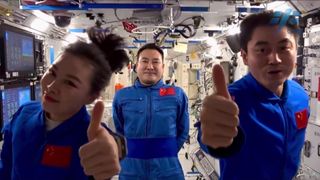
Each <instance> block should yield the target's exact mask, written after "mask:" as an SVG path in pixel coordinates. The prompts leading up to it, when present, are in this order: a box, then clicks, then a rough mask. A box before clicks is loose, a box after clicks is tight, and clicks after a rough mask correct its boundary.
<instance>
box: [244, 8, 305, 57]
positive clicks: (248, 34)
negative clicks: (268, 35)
mask: <svg viewBox="0 0 320 180" xmlns="http://www.w3.org/2000/svg"><path fill="white" fill-rule="evenodd" d="M274 14H275V12H274V11H263V12H261V13H257V14H251V15H249V16H247V17H246V18H245V19H244V20H243V21H242V22H241V24H240V47H241V49H243V50H245V51H246V52H248V42H249V41H250V40H251V38H252V34H253V32H254V30H255V29H256V28H257V27H260V26H275V25H278V23H277V24H275V23H272V19H273V18H274V17H275V16H274ZM277 14H278V15H280V17H283V16H284V15H286V14H285V13H283V12H277ZM287 16H288V17H289V18H295V16H293V15H287ZM279 25H280V24H279ZM284 26H286V27H287V28H288V30H289V31H290V32H291V33H293V34H294V36H295V40H296V42H297V41H298V36H299V33H298V32H300V31H301V30H300V27H299V24H298V22H297V21H296V23H289V22H286V23H285V24H284Z"/></svg>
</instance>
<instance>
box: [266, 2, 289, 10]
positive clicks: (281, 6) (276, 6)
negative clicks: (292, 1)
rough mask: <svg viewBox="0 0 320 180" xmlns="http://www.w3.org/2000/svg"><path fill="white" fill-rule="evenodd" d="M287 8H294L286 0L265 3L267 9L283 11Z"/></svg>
mask: <svg viewBox="0 0 320 180" xmlns="http://www.w3.org/2000/svg"><path fill="white" fill-rule="evenodd" d="M288 9H291V10H292V11H293V10H295V9H294V8H292V7H291V6H290V5H289V4H288V3H287V2H286V1H274V2H271V3H268V4H267V10H273V11H280V12H285V11H287V10H288Z"/></svg>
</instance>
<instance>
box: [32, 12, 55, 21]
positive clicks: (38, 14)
mask: <svg viewBox="0 0 320 180" xmlns="http://www.w3.org/2000/svg"><path fill="white" fill-rule="evenodd" d="M32 14H34V15H35V16H36V17H38V18H40V19H42V20H43V21H46V22H48V23H51V24H55V21H54V17H53V16H51V15H49V14H47V13H44V12H42V11H40V10H34V11H32Z"/></svg>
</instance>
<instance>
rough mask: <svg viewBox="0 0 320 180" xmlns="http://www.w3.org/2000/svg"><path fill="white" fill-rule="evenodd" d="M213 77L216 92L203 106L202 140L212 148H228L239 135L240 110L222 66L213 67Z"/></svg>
mask: <svg viewBox="0 0 320 180" xmlns="http://www.w3.org/2000/svg"><path fill="white" fill-rule="evenodd" d="M212 76H213V77H212V80H213V83H214V85H215V88H216V92H215V93H214V94H212V95H210V96H207V97H206V98H205V99H204V101H203V104H202V110H201V115H200V120H201V131H202V137H201V140H202V142H203V143H204V144H206V145H208V146H210V147H212V148H219V147H228V146H230V145H231V144H232V142H233V138H234V137H236V136H237V133H238V128H237V126H238V124H239V118H238V114H239V109H238V106H237V104H236V103H234V102H233V101H232V99H231V97H230V94H229V92H228V89H227V85H226V82H225V77H224V74H223V69H222V67H221V66H220V65H215V66H214V67H213V69H212Z"/></svg>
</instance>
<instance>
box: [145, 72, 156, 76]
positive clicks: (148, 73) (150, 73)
mask: <svg viewBox="0 0 320 180" xmlns="http://www.w3.org/2000/svg"><path fill="white" fill-rule="evenodd" d="M144 74H146V75H155V74H156V73H153V72H145V73H144Z"/></svg>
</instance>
